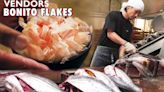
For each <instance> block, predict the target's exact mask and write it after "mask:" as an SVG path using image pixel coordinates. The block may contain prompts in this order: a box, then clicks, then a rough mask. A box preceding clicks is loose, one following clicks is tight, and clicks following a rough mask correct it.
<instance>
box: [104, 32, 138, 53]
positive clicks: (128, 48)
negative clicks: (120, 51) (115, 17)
mask: <svg viewBox="0 0 164 92" xmlns="http://www.w3.org/2000/svg"><path fill="white" fill-rule="evenodd" d="M107 36H108V38H109V39H111V40H112V41H113V42H115V43H117V44H120V45H121V46H124V47H125V51H126V52H136V47H135V46H134V45H133V44H131V43H130V42H127V41H126V40H124V39H122V38H121V37H120V36H119V35H118V34H117V33H115V32H113V31H112V30H111V29H109V30H108V32H107Z"/></svg>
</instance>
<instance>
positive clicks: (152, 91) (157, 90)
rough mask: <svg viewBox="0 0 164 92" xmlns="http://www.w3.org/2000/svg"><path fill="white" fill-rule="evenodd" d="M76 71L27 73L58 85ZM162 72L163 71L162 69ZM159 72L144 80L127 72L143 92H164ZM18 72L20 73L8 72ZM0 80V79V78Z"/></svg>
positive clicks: (163, 83) (163, 78)
mask: <svg viewBox="0 0 164 92" xmlns="http://www.w3.org/2000/svg"><path fill="white" fill-rule="evenodd" d="M94 69H95V70H99V71H103V68H94ZM75 70H76V69H73V70H62V71H27V72H31V73H34V74H37V75H40V76H43V77H46V78H48V79H50V80H52V81H54V82H55V83H57V84H59V83H61V82H63V81H64V80H65V79H66V77H67V76H69V75H70V74H72V73H73V72H74V71H75ZM162 70H163V69H162ZM162 70H159V72H158V75H157V76H156V77H155V78H144V77H136V76H135V77H134V76H133V75H132V72H129V76H131V78H132V79H133V81H134V83H135V84H136V85H138V86H140V87H141V88H142V89H143V92H164V72H163V71H162ZM12 72H20V71H10V74H11V73H12ZM133 73H134V72H133ZM0 77H4V73H3V74H1V73H0ZM0 79H1V78H0Z"/></svg>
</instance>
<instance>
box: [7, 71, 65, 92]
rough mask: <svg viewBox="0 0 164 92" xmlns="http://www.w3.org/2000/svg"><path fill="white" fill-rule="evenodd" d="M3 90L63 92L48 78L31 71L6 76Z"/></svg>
mask: <svg viewBox="0 0 164 92" xmlns="http://www.w3.org/2000/svg"><path fill="white" fill-rule="evenodd" d="M4 83H5V84H4V86H5V88H6V91H5V92H63V91H62V90H61V89H60V88H59V87H58V85H57V84H55V83H54V82H52V81H51V80H49V79H46V78H43V77H41V76H38V75H34V74H31V73H24V72H23V73H17V74H12V75H9V76H6V78H5V80H4Z"/></svg>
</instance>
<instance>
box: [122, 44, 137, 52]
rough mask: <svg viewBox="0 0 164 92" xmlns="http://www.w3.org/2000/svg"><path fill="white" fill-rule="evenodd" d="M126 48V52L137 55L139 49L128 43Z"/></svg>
mask: <svg viewBox="0 0 164 92" xmlns="http://www.w3.org/2000/svg"><path fill="white" fill-rule="evenodd" d="M124 46H125V51H126V52H132V53H135V52H136V51H137V48H136V47H135V46H134V45H133V44H132V43H130V42H126V43H125V45H124Z"/></svg>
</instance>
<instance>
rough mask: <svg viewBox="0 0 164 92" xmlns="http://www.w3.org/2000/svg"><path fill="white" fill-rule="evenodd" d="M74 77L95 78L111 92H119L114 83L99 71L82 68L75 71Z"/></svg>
mask: <svg viewBox="0 0 164 92" xmlns="http://www.w3.org/2000/svg"><path fill="white" fill-rule="evenodd" d="M74 75H77V76H87V77H91V78H95V79H97V80H100V81H102V82H103V83H104V84H106V85H107V86H108V87H109V88H111V90H113V92H121V91H120V90H119V88H118V87H117V86H116V85H115V83H114V82H113V81H112V80H111V79H110V78H109V77H108V76H107V75H106V74H104V73H102V72H100V71H97V70H93V69H88V68H84V69H78V70H76V71H75V73H74Z"/></svg>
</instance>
